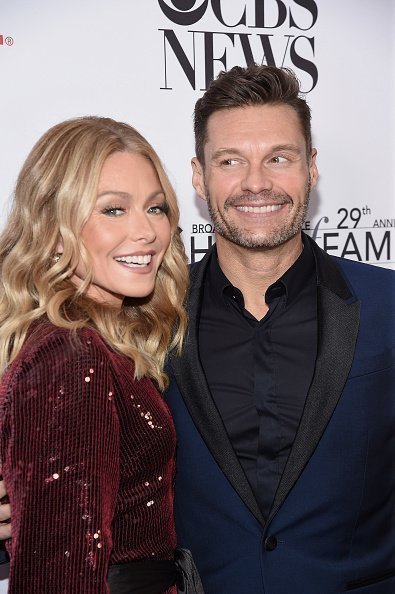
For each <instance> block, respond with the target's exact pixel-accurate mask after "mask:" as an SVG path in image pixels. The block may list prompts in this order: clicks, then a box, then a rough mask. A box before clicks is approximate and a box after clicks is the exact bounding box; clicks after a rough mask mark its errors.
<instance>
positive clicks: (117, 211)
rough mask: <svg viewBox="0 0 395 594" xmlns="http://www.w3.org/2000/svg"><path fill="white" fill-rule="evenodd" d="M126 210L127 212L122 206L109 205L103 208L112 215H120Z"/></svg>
mask: <svg viewBox="0 0 395 594" xmlns="http://www.w3.org/2000/svg"><path fill="white" fill-rule="evenodd" d="M124 212H125V209H124V208H121V207H120V206H107V207H106V208H103V210H102V213H103V214H105V215H108V216H110V217H119V216H120V215H122V214H123V213H124Z"/></svg>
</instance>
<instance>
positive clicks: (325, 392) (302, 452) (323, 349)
mask: <svg viewBox="0 0 395 594" xmlns="http://www.w3.org/2000/svg"><path fill="white" fill-rule="evenodd" d="M359 313H360V304H359V302H357V301H354V302H352V303H347V302H346V301H344V299H343V298H342V297H340V296H338V295H337V294H336V293H334V292H333V291H331V290H330V289H328V288H326V287H323V286H319V287H318V336H319V338H318V353H317V361H316V367H315V372H314V376H313V380H312V384H311V386H310V390H309V393H308V395H307V399H306V405H305V409H304V412H303V415H302V419H301V422H300V425H299V428H298V431H297V434H296V437H295V441H294V444H293V446H292V450H291V453H290V455H289V458H288V461H287V464H286V467H285V470H284V473H283V476H282V478H281V481H280V484H279V487H278V490H277V493H276V496H275V499H274V503H273V506H272V510H271V512H270V517H269V520H270V519H271V518H272V517H273V516H274V515H275V514H276V512H277V510H278V508H279V507H280V505H281V504H282V502H283V501H284V499H285V498H286V497H287V495H288V493H289V492H290V490H291V489H292V487H293V486H294V484H295V482H296V481H297V479H298V478H299V476H300V474H301V472H302V471H303V468H304V467H305V465H306V464H307V462H308V460H309V458H310V457H311V455H312V454H313V452H314V450H315V448H316V446H317V444H318V442H319V440H320V438H321V436H322V434H323V432H324V430H325V427H326V426H327V424H328V422H329V420H330V418H331V416H332V414H333V411H334V409H335V407H336V404H337V402H338V400H339V398H340V395H341V392H342V390H343V387H344V385H345V383H346V380H347V376H348V374H349V372H350V368H351V365H352V361H353V356H354V350H355V343H356V339H357V334H358V327H359Z"/></svg>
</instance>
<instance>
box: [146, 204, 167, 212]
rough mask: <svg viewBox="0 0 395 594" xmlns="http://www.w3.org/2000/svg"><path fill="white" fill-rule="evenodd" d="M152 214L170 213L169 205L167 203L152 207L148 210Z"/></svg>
mask: <svg viewBox="0 0 395 594" xmlns="http://www.w3.org/2000/svg"><path fill="white" fill-rule="evenodd" d="M148 212H149V213H150V214H162V213H165V214H167V213H168V212H169V205H168V204H167V202H163V204H157V205H156V206H150V207H149V209H148Z"/></svg>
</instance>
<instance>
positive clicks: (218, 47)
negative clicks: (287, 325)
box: [0, 0, 395, 593]
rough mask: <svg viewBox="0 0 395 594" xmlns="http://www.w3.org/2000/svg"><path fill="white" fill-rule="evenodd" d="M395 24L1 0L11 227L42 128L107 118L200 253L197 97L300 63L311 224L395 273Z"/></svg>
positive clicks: (337, 13)
mask: <svg viewBox="0 0 395 594" xmlns="http://www.w3.org/2000/svg"><path fill="white" fill-rule="evenodd" d="M394 33H395V3H394V2H393V0H380V1H379V2H373V1H372V0H347V2H344V0H144V1H141V0H140V1H139V0H83V1H82V0H67V2H66V1H64V0H35V1H32V0H12V1H11V0H8V1H6V0H3V2H2V3H1V4H0V76H1V78H0V85H1V86H0V91H1V92H0V181H1V183H0V205H1V210H0V225H4V224H5V220H6V214H7V203H8V201H9V199H10V196H11V195H12V191H13V186H14V183H15V179H16V176H17V173H18V171H19V168H20V166H21V165H22V162H23V160H24V158H25V157H26V155H27V153H28V152H29V150H30V149H31V147H32V146H33V144H34V142H35V141H36V140H37V139H38V137H39V136H40V135H41V134H42V133H43V132H44V131H45V130H47V129H48V128H49V127H50V126H51V125H53V124H55V123H57V122H59V121H61V120H63V119H66V118H70V117H74V116H79V115H87V114H96V115H106V116H111V117H114V118H116V119H121V120H125V121H127V122H129V123H131V124H132V125H134V126H135V127H136V128H138V129H139V130H140V131H141V132H142V133H143V134H144V135H145V136H147V138H148V140H150V142H151V143H152V144H153V145H154V147H155V148H156V150H157V152H158V153H159V155H160V156H161V158H162V159H163V161H164V163H165V165H166V167H167V170H168V172H169V174H170V178H171V180H172V181H173V183H174V185H175V188H176V190H177V194H178V196H179V200H180V203H181V212H182V220H181V226H182V227H183V229H184V239H185V244H186V247H187V251H188V254H189V256H190V258H191V260H199V259H200V258H201V257H202V255H203V253H204V251H205V250H206V249H207V247H208V245H209V244H210V242H211V240H212V236H211V233H210V231H211V226H210V224H209V219H208V217H207V214H206V210H205V205H204V203H202V202H201V201H200V200H199V199H198V198H197V197H196V196H195V194H194V192H193V190H192V186H191V182H190V165H189V162H190V159H191V157H192V156H193V154H194V150H193V135H192V112H193V107H194V103H195V101H196V100H197V99H198V98H199V97H200V96H201V94H202V91H203V90H204V88H205V87H206V84H207V80H208V79H209V78H210V76H212V75H214V76H215V75H216V74H217V73H218V72H219V71H220V70H222V69H224V68H226V69H229V68H230V67H232V66H233V65H235V64H240V65H245V64H246V61H248V60H252V59H254V60H255V61H256V62H263V63H275V64H276V65H277V66H287V67H290V68H293V69H294V70H295V72H296V74H297V76H298V77H299V78H300V80H301V82H302V87H303V90H304V91H305V92H306V93H307V98H308V101H309V104H310V106H311V108H312V112H313V138H314V144H315V146H316V147H317V148H318V167H319V171H320V180H319V183H318V188H317V189H316V190H315V191H314V193H313V196H312V204H311V209H310V213H309V217H308V221H307V223H306V230H307V231H308V232H309V233H310V234H312V235H313V236H314V237H315V238H316V239H317V241H318V243H319V244H320V245H321V246H323V247H324V248H325V249H326V250H327V251H329V253H332V254H336V255H344V256H345V257H348V258H353V259H359V260H362V261H368V262H370V263H372V264H376V265H380V266H387V267H390V268H395V237H394V228H395V201H394V194H395V166H394V165H395V142H394V141H395V107H394V106H395V88H394V81H395V76H394V73H395V47H394V41H393V40H394ZM2 592H6V580H1V579H0V593H2Z"/></svg>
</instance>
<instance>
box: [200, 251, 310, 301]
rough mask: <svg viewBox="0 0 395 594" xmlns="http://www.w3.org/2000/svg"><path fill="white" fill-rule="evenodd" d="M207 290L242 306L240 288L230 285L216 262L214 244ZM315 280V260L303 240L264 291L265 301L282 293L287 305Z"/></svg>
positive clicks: (208, 272)
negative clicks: (289, 262) (292, 258)
mask: <svg viewBox="0 0 395 594" xmlns="http://www.w3.org/2000/svg"><path fill="white" fill-rule="evenodd" d="M206 279H207V281H208V284H209V290H210V291H212V293H213V294H215V295H217V296H218V295H221V296H223V297H225V298H232V299H234V300H235V301H236V302H237V303H238V304H239V305H240V307H242V308H244V298H243V295H242V292H241V291H240V289H238V288H237V287H235V286H234V285H232V283H231V282H229V280H228V279H227V278H226V276H225V274H224V273H223V272H222V269H221V267H220V265H219V263H218V256H217V249H216V247H215V246H214V250H213V254H212V258H211V261H210V264H209V266H208V271H207V277H206ZM312 281H313V282H316V269H315V260H314V255H313V253H312V250H311V247H310V244H309V242H307V241H305V242H304V244H303V249H302V252H301V254H300V256H299V257H298V259H297V260H296V261H295V262H294V263H293V264H292V266H291V267H290V268H288V270H287V271H286V272H285V273H284V274H283V275H282V276H281V277H280V278H279V279H278V280H277V281H276V282H274V283H273V284H271V285H270V287H268V289H267V291H266V296H265V297H266V302H267V303H269V302H270V301H272V300H273V299H276V298H277V297H280V296H282V295H285V296H286V303H287V305H289V304H290V303H291V302H292V301H293V300H294V299H295V298H296V297H297V296H298V295H299V293H300V292H301V290H302V289H303V288H304V287H305V286H306V284H307V283H308V282H312Z"/></svg>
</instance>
